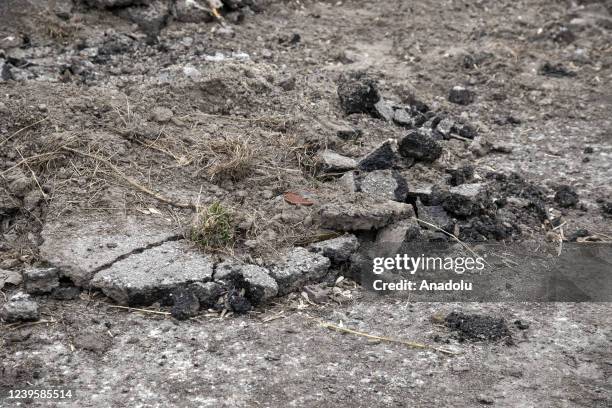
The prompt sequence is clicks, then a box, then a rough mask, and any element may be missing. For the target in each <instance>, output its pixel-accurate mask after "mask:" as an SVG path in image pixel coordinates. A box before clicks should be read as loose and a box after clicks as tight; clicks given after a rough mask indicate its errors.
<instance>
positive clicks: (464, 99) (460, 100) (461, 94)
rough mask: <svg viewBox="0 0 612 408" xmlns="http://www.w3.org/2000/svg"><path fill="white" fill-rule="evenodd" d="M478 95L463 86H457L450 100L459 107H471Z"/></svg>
mask: <svg viewBox="0 0 612 408" xmlns="http://www.w3.org/2000/svg"><path fill="white" fill-rule="evenodd" d="M475 97H476V95H475V94H474V92H472V91H470V90H469V89H467V88H464V87H462V86H455V87H453V89H451V90H450V93H449V95H448V100H449V101H450V102H452V103H456V104H458V105H469V104H471V103H472V102H474V99H475Z"/></svg>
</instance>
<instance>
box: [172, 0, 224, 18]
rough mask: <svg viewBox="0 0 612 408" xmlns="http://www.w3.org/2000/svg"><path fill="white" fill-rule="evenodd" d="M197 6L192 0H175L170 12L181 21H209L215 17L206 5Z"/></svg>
mask: <svg viewBox="0 0 612 408" xmlns="http://www.w3.org/2000/svg"><path fill="white" fill-rule="evenodd" d="M198 6H199V4H198V3H196V2H195V1H193V0H175V2H174V8H173V10H172V13H173V16H174V18H176V20H177V21H179V22H181V23H209V22H211V21H213V20H214V19H215V17H214V16H213V15H212V14H211V13H210V12H209V11H208V9H207V8H206V7H198Z"/></svg>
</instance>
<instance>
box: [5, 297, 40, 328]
mask: <svg viewBox="0 0 612 408" xmlns="http://www.w3.org/2000/svg"><path fill="white" fill-rule="evenodd" d="M0 317H1V318H2V319H3V320H4V321H6V322H8V323H12V322H20V321H34V320H38V319H39V318H40V312H39V311H38V304H37V303H36V302H34V301H33V300H30V297H29V296H28V295H26V294H23V293H17V294H16V295H14V296H12V297H11V298H10V299H9V301H8V302H6V303H5V304H4V305H3V306H2V309H0Z"/></svg>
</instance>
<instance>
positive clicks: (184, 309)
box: [170, 290, 200, 320]
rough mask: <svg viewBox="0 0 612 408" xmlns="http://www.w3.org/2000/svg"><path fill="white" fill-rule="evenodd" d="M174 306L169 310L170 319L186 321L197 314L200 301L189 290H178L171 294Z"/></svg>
mask: <svg viewBox="0 0 612 408" xmlns="http://www.w3.org/2000/svg"><path fill="white" fill-rule="evenodd" d="M172 297H173V298H174V305H173V306H172V309H171V311H170V312H171V314H172V317H174V318H175V319H177V320H187V319H189V318H190V317H193V316H195V315H197V314H198V310H200V301H199V300H198V297H197V296H196V295H195V293H193V292H192V291H190V290H179V291H176V292H174V293H173V294H172Z"/></svg>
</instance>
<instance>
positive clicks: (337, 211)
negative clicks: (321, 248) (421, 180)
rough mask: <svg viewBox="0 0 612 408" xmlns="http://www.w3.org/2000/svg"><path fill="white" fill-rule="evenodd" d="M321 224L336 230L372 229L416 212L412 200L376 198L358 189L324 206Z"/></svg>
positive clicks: (322, 207)
mask: <svg viewBox="0 0 612 408" xmlns="http://www.w3.org/2000/svg"><path fill="white" fill-rule="evenodd" d="M319 215H320V218H321V225H322V227H323V228H329V229H332V230H336V231H368V230H373V229H379V228H382V227H384V226H387V225H389V224H391V223H393V222H395V221H399V220H401V219H404V218H410V217H412V216H414V211H413V209H412V206H411V205H410V204H405V203H399V202H397V201H391V200H382V201H381V200H376V199H374V198H372V197H369V196H367V195H365V194H364V193H355V194H354V195H353V196H351V197H350V200H341V199H337V200H336V201H332V202H329V203H326V204H324V205H323V206H321V209H320V214H319Z"/></svg>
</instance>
